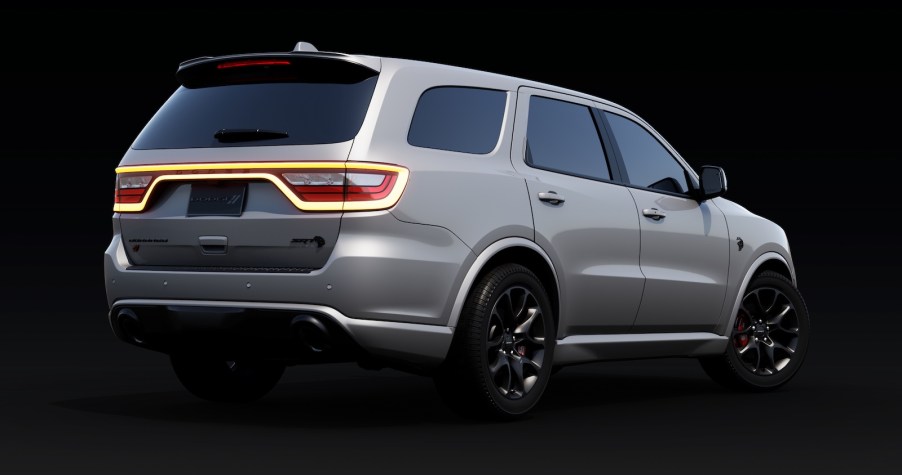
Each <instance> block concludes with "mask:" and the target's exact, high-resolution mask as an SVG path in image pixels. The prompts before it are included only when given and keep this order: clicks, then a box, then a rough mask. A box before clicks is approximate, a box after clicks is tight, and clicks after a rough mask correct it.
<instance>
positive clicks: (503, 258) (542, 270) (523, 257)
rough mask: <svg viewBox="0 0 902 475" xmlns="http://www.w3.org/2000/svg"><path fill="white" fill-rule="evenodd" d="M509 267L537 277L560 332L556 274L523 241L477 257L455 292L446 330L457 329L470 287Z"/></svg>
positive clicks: (500, 244) (542, 253) (502, 244)
mask: <svg viewBox="0 0 902 475" xmlns="http://www.w3.org/2000/svg"><path fill="white" fill-rule="evenodd" d="M508 263H511V264H520V265H522V266H524V267H526V268H527V269H529V270H530V271H532V272H533V273H534V274H535V275H536V277H538V279H539V282H541V284H542V286H544V287H545V292H546V293H547V294H548V299H549V300H550V303H551V308H552V317H553V320H554V324H555V328H560V322H559V319H560V291H559V288H558V278H557V273H556V272H555V269H554V266H553V265H552V263H551V258H550V257H549V256H548V254H547V253H545V251H544V250H543V249H542V248H541V247H539V245H538V244H536V243H535V242H532V241H529V240H527V239H523V238H506V239H501V240H499V241H495V242H494V243H492V244H491V245H489V246H488V247H487V248H486V249H485V250H483V251H482V252H481V253H480V254H479V256H478V257H477V258H476V260H475V261H474V262H473V264H472V265H471V266H470V269H469V271H468V272H467V274H466V276H465V277H464V280H463V282H462V283H461V285H460V288H459V289H458V293H457V297H456V298H455V301H454V305H453V306H452V309H451V316H450V318H449V320H448V326H450V327H456V326H457V322H458V320H459V318H460V313H461V311H462V310H463V304H464V301H465V300H466V298H467V296H468V295H469V293H470V291H471V289H472V288H473V286H474V285H476V283H477V282H479V281H480V279H482V278H483V277H484V276H485V275H486V274H487V273H489V272H491V271H492V269H495V268H497V267H498V266H500V265H503V264H508Z"/></svg>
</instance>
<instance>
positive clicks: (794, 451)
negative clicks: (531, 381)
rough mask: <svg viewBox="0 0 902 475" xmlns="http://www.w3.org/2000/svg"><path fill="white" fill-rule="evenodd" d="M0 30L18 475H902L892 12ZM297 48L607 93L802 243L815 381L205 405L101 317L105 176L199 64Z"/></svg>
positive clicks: (673, 381)
mask: <svg viewBox="0 0 902 475" xmlns="http://www.w3.org/2000/svg"><path fill="white" fill-rule="evenodd" d="M2 14H3V16H2V17H3V20H4V21H3V23H4V28H2V32H0V38H2V40H3V45H4V48H3V52H2V53H0V74H2V85H3V86H4V87H3V91H2V93H0V97H2V109H0V110H2V117H3V125H2V130H3V133H2V135H0V137H2V140H0V154H2V155H0V156H2V162H0V166H2V167H3V168H2V171H0V177H2V178H3V180H2V184H3V188H2V190H3V191H2V193H0V212H2V216H3V223H4V224H3V225H2V236H3V247H2V256H3V260H2V263H3V264H2V266H3V267H2V269H3V271H4V272H3V280H2V282H3V283H2V289H3V290H2V302H3V308H2V309H0V312H2V320H0V398H2V399H0V417H2V419H0V456H2V458H0V470H2V471H7V470H4V469H6V468H9V469H11V470H9V473H32V472H34V473H39V472H41V473H45V472H50V473H81V472H84V473H101V472H110V473H113V472H118V471H122V470H128V471H134V472H148V473H159V472H160V471H163V470H168V471H174V472H181V471H191V470H199V469H203V468H217V469H220V470H221V471H234V472H236V473H238V472H249V471H252V470H254V468H255V467H263V471H289V470H290V471H300V470H324V469H334V470H339V471H346V470H349V469H352V468H357V469H363V470H375V469H390V468H391V469H396V470H400V471H411V472H419V471H427V470H428V471H431V472H438V473H445V472H448V473H450V472H460V471H463V470H475V471H477V472H481V471H488V470H512V471H513V472H515V473H530V472H533V471H535V470H539V469H546V468H547V469H548V470H552V469H555V467H564V468H573V467H577V466H581V467H590V466H593V465H594V466H595V467H596V469H597V470H602V469H615V470H618V471H622V470H626V471H635V472H644V471H649V470H651V469H673V468H679V467H689V468H693V469H695V470H697V471H699V472H708V471H710V472H715V471H718V472H721V471H724V470H728V471H733V472H739V473H752V472H755V473H758V472H760V471H762V470H770V471H777V472H785V471H789V470H801V469H804V468H809V469H811V468H814V469H817V470H818V471H819V472H820V473H825V472H833V471H835V472H836V473H842V472H845V471H848V470H851V469H856V468H858V469H863V470H864V471H865V473H878V472H884V471H885V472H891V471H893V470H892V468H893V467H892V465H890V461H891V460H892V458H891V452H892V451H893V450H898V448H899V447H900V442H902V440H900V439H902V438H900V437H899V435H898V429H897V426H898V424H899V422H902V419H900V410H899V409H898V405H897V401H898V400H899V396H902V390H900V383H899V370H898V368H897V367H896V365H895V363H894V360H895V354H896V351H895V346H896V340H897V339H898V337H897V335H898V334H899V333H900V330H902V328H900V325H899V323H898V318H897V317H898V305H895V304H894V301H895V299H896V298H897V295H896V291H897V290H896V289H897V287H898V286H897V284H898V282H899V280H900V279H899V278H898V277H897V274H896V269H897V267H898V265H899V264H900V259H899V257H898V252H897V249H896V245H895V244H896V239H897V237H896V235H895V233H894V232H893V231H892V230H891V229H890V226H894V225H895V224H896V223H897V222H898V211H897V204H896V200H895V199H894V198H895V195H896V183H898V178H897V176H896V170H898V169H899V167H898V165H896V162H897V161H898V160H899V158H900V152H902V150H900V147H899V145H898V140H899V126H900V121H899V119H898V114H897V111H898V110H899V107H900V106H902V92H900V86H899V85H900V84H902V81H900V79H902V73H900V70H899V69H900V63H899V59H898V58H899V54H898V51H897V48H896V47H894V46H892V45H894V44H898V43H899V42H900V40H902V38H900V37H899V36H900V35H899V33H898V31H899V28H898V25H899V24H900V20H902V15H900V12H899V11H898V10H879V9H845V10H831V9H785V8H780V9H777V8H771V9H743V10H729V9H701V8H692V9H597V10H596V9H563V8H561V9H544V10H529V9H524V8H517V7H506V8H504V9H498V10H488V9H483V10H468V11H464V10H407V11H401V10H387V9H346V10H328V11H327V10H312V9H305V8H294V9H264V8H256V9H250V8H249V9H245V10H227V9H222V8H206V9H192V8H182V9H167V10H98V9H87V8H80V9H52V10H51V9H46V10H3V11H2ZM297 41H309V42H312V43H314V44H315V45H316V46H317V47H319V48H320V49H321V50H324V51H340V52H348V53H361V54H372V55H377V56H392V57H401V58H409V59H419V60H425V61H432V62H438V63H446V64H452V65H458V66H464V67H471V68H476V69H482V70H487V71H492V72H498V73H502V74H508V75H514V76H520V77H524V78H527V79H532V80H538V81H543V82H547V83H551V84H555V85H558V86H563V87H567V88H571V89H575V90H579V91H583V92H588V93H590V94H593V95H597V96H600V97H603V98H606V99H609V100H612V101H614V102H617V103H619V104H621V105H624V106H626V107H628V108H630V109H631V110H633V111H634V112H636V113H637V114H639V115H640V116H642V117H643V118H645V119H646V120H647V121H649V122H650V123H651V124H652V125H653V126H654V127H655V128H656V129H657V130H658V131H659V132H660V133H662V134H663V135H664V136H665V137H666V138H667V139H668V141H670V143H671V144H672V145H674V146H675V147H676V148H677V149H678V150H679V151H680V152H681V154H682V155H683V156H684V157H685V158H686V159H687V160H689V161H690V162H691V163H692V164H693V165H694V166H696V167H697V166H699V165H703V164H716V165H721V166H723V167H725V169H726V171H727V176H728V178H729V184H730V191H729V194H728V198H730V199H732V200H734V201H737V202H739V203H740V204H742V205H744V206H746V207H748V208H749V209H750V210H751V211H753V212H755V213H758V214H761V215H764V216H766V217H769V218H771V219H773V220H774V221H776V222H777V223H779V224H780V225H782V226H783V227H784V229H785V230H786V232H787V234H788V236H789V239H790V243H791V245H792V251H793V257H794V259H795V263H796V267H797V271H798V278H799V285H800V288H801V290H802V291H803V294H804V295H805V296H806V299H807V301H808V305H809V308H810V310H811V312H812V315H813V323H814V328H815V334H814V340H813V343H812V350H811V353H810V355H809V359H808V361H807V363H806V366H805V368H803V370H802V372H801V373H800V374H799V376H798V377H797V379H796V380H794V381H793V383H791V384H790V385H789V386H787V387H786V388H785V389H782V390H780V391H778V392H776V393H773V394H766V395H744V394H733V393H730V392H727V391H724V390H721V389H720V388H718V387H717V386H715V385H714V384H713V383H711V382H709V381H708V380H707V379H706V378H705V376H704V375H703V374H702V373H701V371H700V370H699V369H698V368H697V367H696V365H695V364H694V362H692V361H688V360H663V361H648V362H633V363H600V364H594V365H587V366H582V367H577V368H570V369H567V370H565V371H564V372H562V373H561V374H560V375H558V376H557V377H556V378H555V379H554V380H553V381H552V384H551V386H550V387H549V391H548V392H547V393H546V396H545V398H544V399H543V402H542V404H541V405H540V406H539V407H538V408H537V409H536V411H535V412H534V413H533V414H531V415H530V417H528V418H527V419H525V420H523V421H519V422H516V423H511V424H501V425H485V424H473V423H471V422H467V421H463V420H460V419H458V418H457V417H455V416H453V415H452V414H450V413H449V412H448V411H447V410H445V408H444V407H443V406H442V405H441V404H440V403H439V401H438V398H437V395H436V394H435V392H434V391H433V389H432V387H431V383H430V382H429V380H428V379H424V378H418V377H415V376H408V375H405V374H402V373H397V372H394V371H389V370H386V371H381V372H365V371H363V370H360V369H357V368H356V367H355V366H354V365H330V366H322V367H315V368H295V369H291V370H290V371H289V372H288V373H287V374H286V378H285V380H284V382H283V384H282V385H280V386H279V388H277V389H276V390H275V391H274V392H273V393H272V394H271V395H270V396H268V397H267V398H266V399H264V400H262V401H260V402H259V403H258V404H255V405H249V406H239V407H222V406H217V405H210V404H203V403H200V402H197V401H195V400H194V399H192V398H191V397H190V396H188V395H187V394H186V393H184V392H183V391H181V390H180V388H179V386H178V383H177V381H175V378H174V376H173V375H172V374H171V372H170V371H169V369H168V367H167V361H166V358H165V357H163V356H161V355H156V354H151V353H146V352H143V351H141V350H138V349H136V348H132V347H129V346H127V345H125V344H122V343H119V342H117V341H115V340H114V338H113V336H112V334H111V332H110V331H109V328H108V326H107V324H106V322H105V311H106V304H105V298H104V293H103V277H102V265H101V256H102V253H103V250H104V249H105V247H106V245H107V244H108V242H109V239H110V235H111V227H110V215H111V207H112V197H113V196H112V195H113V179H114V176H115V175H114V172H113V169H114V168H115V166H116V165H117V163H118V161H119V159H120V158H121V156H122V154H123V153H124V152H125V150H126V149H127V147H128V146H129V144H130V143H131V141H132V140H133V139H134V137H135V136H136V135H137V133H138V132H139V131H140V130H141V128H142V127H143V125H144V123H146V121H147V120H148V119H149V118H150V117H151V115H152V114H153V113H154V112H155V110H156V109H157V108H158V107H159V106H160V104H162V102H163V101H164V100H165V99H166V98H167V97H168V95H169V94H171V92H172V91H173V90H174V89H175V88H176V87H177V83H176V81H175V78H174V72H175V69H176V67H177V65H178V63H179V62H180V61H182V60H185V59H189V58H193V57H197V56H204V55H218V54H229V53H241V52H259V51H286V50H290V49H291V48H292V47H293V46H294V44H295V42H297Z"/></svg>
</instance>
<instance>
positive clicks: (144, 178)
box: [115, 174, 154, 204]
mask: <svg viewBox="0 0 902 475" xmlns="http://www.w3.org/2000/svg"><path fill="white" fill-rule="evenodd" d="M153 178H154V177H153V175H125V176H121V175H118V174H117V175H116V196H115V203H117V204H118V203H140V202H141V201H143V200H144V195H145V194H146V193H147V187H148V186H149V185H150V183H151V182H152V181H153Z"/></svg>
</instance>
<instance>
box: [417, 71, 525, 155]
mask: <svg viewBox="0 0 902 475" xmlns="http://www.w3.org/2000/svg"><path fill="white" fill-rule="evenodd" d="M506 102H507V93H505V92H504V91H496V90H493V89H477V88H472V87H435V88H432V89H429V90H427V91H426V92H424V93H423V95H421V96H420V100H419V102H418V103H417V108H416V110H415V111H414V113H413V120H412V121H411V123H410V130H409V131H408V133H407V143H409V144H410V145H415V146H417V147H425V148H436V149H439V150H450V151H452V152H465V153H479V154H485V153H489V152H491V151H492V150H493V149H494V148H495V144H497V143H498V137H499V136H500V135H501V122H502V120H503V119H504V107H505V103H506Z"/></svg>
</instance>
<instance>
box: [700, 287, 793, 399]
mask: <svg viewBox="0 0 902 475" xmlns="http://www.w3.org/2000/svg"><path fill="white" fill-rule="evenodd" d="M810 338H811V322H810V318H809V316H808V308H807V307H806V306H805V301H804V300H803V299H802V295H801V294H800V293H799V291H798V289H796V288H795V286H794V285H792V282H790V281H789V279H787V278H786V277H784V276H782V275H780V274H778V273H776V272H771V271H765V272H762V273H761V274H759V275H757V276H755V278H753V279H752V281H751V282H750V283H749V286H748V288H747V289H746V291H745V295H743V297H742V304H741V305H740V309H739V312H738V314H737V315H736V319H735V322H734V324H733V327H732V328H731V329H730V342H729V345H728V346H727V350H726V352H725V353H724V354H723V355H719V356H713V357H705V358H700V359H699V362H700V363H701V365H702V368H703V369H704V370H705V372H706V373H707V374H708V376H710V377H711V379H713V380H714V381H716V382H717V383H719V384H721V385H723V386H726V387H728V388H731V389H744V390H752V391H767V390H772V389H776V388H778V387H780V386H782V385H784V384H786V383H787V382H788V381H789V380H790V379H792V377H793V376H795V374H796V373H797V372H798V371H799V368H800V367H801V366H802V362H803V361H804V360H805V355H806V354H807V353H808V343H809V340H810Z"/></svg>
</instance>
